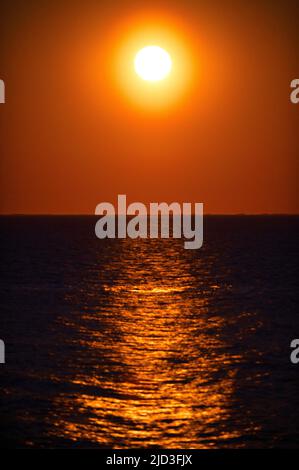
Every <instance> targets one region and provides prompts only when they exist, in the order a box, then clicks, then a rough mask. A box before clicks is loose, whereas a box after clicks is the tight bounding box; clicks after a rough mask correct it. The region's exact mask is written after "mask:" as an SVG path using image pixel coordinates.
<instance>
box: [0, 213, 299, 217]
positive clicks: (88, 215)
mask: <svg viewBox="0 0 299 470" xmlns="http://www.w3.org/2000/svg"><path fill="white" fill-rule="evenodd" d="M115 215H116V216H118V215H127V214H118V213H115ZM140 215H145V214H140ZM146 215H147V216H150V214H146ZM171 215H182V214H171ZM191 215H195V214H194V213H192V214H191ZM203 216H204V217H207V216H209V217H210V216H213V217H214V216H216V217H222V216H224V217H241V216H242V217H259V216H264V217H265V216H269V217H271V216H272V217H277V216H279V217H282V216H286V217H290V216H294V217H296V216H299V212H235V213H232V212H226V213H219V212H209V213H206V214H203ZM0 217H101V215H99V214H85V213H22V212H11V213H7V214H1V213H0ZM129 217H134V215H130V216H129Z"/></svg>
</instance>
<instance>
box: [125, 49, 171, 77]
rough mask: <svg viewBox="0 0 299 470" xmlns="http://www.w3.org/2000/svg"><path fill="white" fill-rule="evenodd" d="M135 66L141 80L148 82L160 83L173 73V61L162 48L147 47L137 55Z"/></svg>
mask: <svg viewBox="0 0 299 470" xmlns="http://www.w3.org/2000/svg"><path fill="white" fill-rule="evenodd" d="M134 66H135V71H136V73H137V75H139V77H140V78H142V79H143V80H146V81H148V82H158V81H160V80H163V79H165V78H166V77H167V76H168V75H169V73H170V72H171V68H172V60H171V57H170V55H169V54H168V52H167V51H166V50H165V49H162V47H159V46H147V47H143V48H142V49H141V50H140V51H139V52H138V53H137V54H136V57H135V60H134Z"/></svg>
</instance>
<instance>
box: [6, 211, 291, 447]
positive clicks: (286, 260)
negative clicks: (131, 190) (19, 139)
mask: <svg viewBox="0 0 299 470" xmlns="http://www.w3.org/2000/svg"><path fill="white" fill-rule="evenodd" d="M96 220H97V218H95V217H93V216H74V217H73V216H35V217H34V216H7V217H1V218H0V227H1V257H2V260H1V313H0V339H2V340H3V341H4V342H5V348H6V349H5V353H6V363H5V364H0V384H1V391H0V400H1V402H0V419H1V424H0V442H1V444H2V446H3V444H4V443H5V445H6V446H8V447H35V448H49V447H50V448H53V447H58V448H69V447H71V448H85V447H86V448H97V447H98V448H115V449H128V448H144V447H146V448H154V447H156V448H168V449H173V448H176V449H203V448H207V449H220V448H260V447H265V448H270V447H288V448H290V447H297V448H298V447H299V364H298V365H295V364H292V363H291V361H290V354H291V349H290V343H291V340H293V339H294V338H299V310H298V279H299V269H298V268H299V248H298V242H299V217H297V216H293V217H291V216H206V217H205V218H204V244H203V247H202V248H201V249H199V250H186V249H184V247H183V240H178V239H146V240H131V239H124V240H118V239H116V240H99V239H97V238H96V237H95V233H94V227H95V223H96Z"/></svg>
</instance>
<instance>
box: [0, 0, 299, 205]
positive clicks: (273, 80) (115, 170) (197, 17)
mask: <svg viewBox="0 0 299 470" xmlns="http://www.w3.org/2000/svg"><path fill="white" fill-rule="evenodd" d="M296 3H298V2H295V1H293V0H287V1H273V0H272V1H266V0H262V1H247V0H246V1H227V0H221V1H220V0H215V1H212V0H209V1H207V0H204V1H196V2H195V1H193V2H192V1H189V0H185V1H175V0H174V1H171V2H170V1H152V2H148V1H144V2H137V1H127V0H122V1H112V0H111V1H108V0H107V1H105V0H103V1H101V2H98V1H95V0H91V1H89V0H87V1H85V2H82V1H81V2H79V1H77V0H74V1H59V2H58V1H52V2H50V1H39V2H38V1H28V2H21V1H14V2H10V1H6V0H4V1H3V2H1V5H0V78H1V79H3V80H4V81H5V85H6V103H5V104H4V105H0V153H1V170H0V176H1V194H0V200H1V206H0V213H2V214H14V213H22V214H92V213H94V210H95V207H96V205H97V204H98V203H100V202H103V201H108V202H112V203H114V204H116V201H117V194H126V195H127V198H128V202H133V201H139V202H143V203H146V204H147V203H149V202H161V201H165V202H169V203H170V202H172V201H177V202H203V203H204V212H205V213H214V214H216V213H217V214H237V213H248V214H259V213H293V214H294V213H297V214H298V213H299V198H298V190H297V181H298V156H299V139H298V134H299V133H298V128H299V105H294V104H292V103H291V102H290V92H291V89H290V82H291V80H293V79H294V78H299V62H298V51H297V45H298V36H299V8H298V5H296ZM149 24H150V25H151V26H152V25H155V24H159V28H162V30H163V28H164V27H165V31H167V32H169V31H170V33H171V35H173V37H174V38H175V41H177V43H178V44H181V45H182V47H183V49H184V50H185V51H186V53H187V55H186V57H188V60H189V61H190V66H191V68H190V70H192V72H190V82H188V84H186V86H185V90H184V93H183V94H181V95H179V93H178V96H177V97H176V96H175V93H176V91H175V89H174V91H173V90H170V89H168V90H167V86H165V88H164V89H163V92H162V95H161V96H162V98H161V103H163V102H164V101H163V100H165V101H166V100H167V99H168V97H167V93H173V96H174V99H173V100H172V102H171V103H170V104H168V105H165V106H162V104H161V106H157V107H156V108H155V109H154V110H153V109H149V108H148V106H147V105H146V100H148V97H146V96H145V95H146V94H147V93H148V90H147V89H146V88H144V96H143V94H142V88H141V94H140V93H139V95H138V96H139V101H138V102H137V99H135V100H134V93H135V94H136V93H137V92H136V89H135V88H136V84H135V82H134V81H132V84H131V85H130V84H129V86H131V92H132V96H129V94H126V93H125V92H124V90H123V89H122V88H121V82H122V80H123V81H125V79H123V76H122V71H120V70H118V71H117V69H116V68H115V67H114V59H115V56H116V55H117V54H118V51H120V50H121V49H122V47H124V45H125V44H126V41H129V38H130V37H134V34H135V32H136V31H137V30H141V31H143V30H144V31H145V30H146V28H147V27H148V25H149ZM167 34H168V33H167ZM158 39H159V38H158ZM157 42H159V41H157ZM136 47H137V50H138V47H139V45H138V41H136ZM140 47H142V44H141V43H140ZM137 50H136V52H137ZM170 52H171V51H170ZM173 54H174V56H175V51H174V53H173ZM174 58H175V57H174ZM129 66H130V64H128V67H129ZM183 68H184V65H183V64H182V70H181V71H179V73H181V72H182V73H184V70H183ZM125 74H126V71H124V75H125ZM117 75H118V76H117ZM173 80H174V81H175V75H174V78H173ZM136 83H137V82H136ZM119 85H120V86H119ZM136 96H137V95H136ZM143 99H144V105H143Z"/></svg>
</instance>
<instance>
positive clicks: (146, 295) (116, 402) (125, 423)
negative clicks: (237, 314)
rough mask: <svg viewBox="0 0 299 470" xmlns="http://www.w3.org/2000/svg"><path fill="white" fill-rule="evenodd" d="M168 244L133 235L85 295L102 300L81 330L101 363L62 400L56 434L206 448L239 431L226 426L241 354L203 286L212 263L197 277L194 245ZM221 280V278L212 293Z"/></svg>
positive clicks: (109, 442) (110, 442)
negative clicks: (135, 239) (232, 350)
mask: <svg viewBox="0 0 299 470" xmlns="http://www.w3.org/2000/svg"><path fill="white" fill-rule="evenodd" d="M163 243H164V245H163V249H161V245H159V242H158V241H157V242H156V244H155V243H154V242H153V241H152V243H151V244H149V243H146V242H144V243H140V244H135V245H134V244H132V243H130V242H129V241H127V242H124V243H123V245H122V249H121V250H120V251H118V252H117V253H114V255H113V256H112V258H111V260H110V262H109V263H108V264H107V265H106V266H105V268H104V269H103V271H101V272H99V278H98V282H97V283H96V284H94V285H92V286H91V285H89V286H87V287H86V289H85V294H86V298H88V299H90V298H93V299H96V297H97V294H96V292H98V295H99V299H98V302H94V304H93V305H94V308H90V306H89V307H88V308H87V307H86V305H85V306H84V307H83V309H82V311H81V312H80V322H79V323H76V321H74V323H73V328H76V329H78V330H79V334H80V338H81V340H80V346H81V347H82V349H83V350H84V354H85V357H84V360H85V361H86V364H87V365H88V363H89V362H92V364H93V368H92V370H89V368H88V366H87V367H86V366H84V367H83V368H82V371H81V372H78V373H77V374H76V376H75V377H74V378H73V379H72V384H73V386H74V387H78V392H77V393H74V394H73V395H72V397H65V396H58V397H57V398H56V406H57V408H60V407H64V409H65V410H66V413H65V417H64V418H63V419H61V416H59V419H57V421H56V422H54V423H53V424H54V429H55V433H56V435H57V433H60V434H61V436H63V437H67V438H68V439H70V440H72V441H80V442H85V441H86V442H92V443H94V444H99V445H101V446H104V447H114V448H123V447H149V446H156V447H164V448H205V447H214V446H219V444H220V443H221V442H226V441H229V440H233V439H237V438H238V437H239V431H238V430H237V429H235V428H234V427H233V426H231V425H229V426H228V425H227V423H228V422H229V420H230V418H231V414H232V410H233V408H234V406H235V404H234V387H235V380H236V377H235V374H236V372H235V371H236V369H235V368H234V367H231V368H227V367H226V366H227V364H230V365H233V364H238V362H240V360H241V357H240V356H238V355H237V354H236V355H235V356H232V355H229V354H228V352H227V350H226V344H225V343H224V340H223V338H222V335H221V332H222V328H223V326H224V322H225V321H224V318H222V317H221V315H216V314H215V313H212V312H210V310H209V302H210V298H209V295H204V294H203V291H202V290H201V288H200V286H201V285H203V284H204V283H203V279H204V282H205V283H206V282H207V279H209V272H208V270H209V264H206V265H203V266H202V268H201V274H202V277H203V279H198V277H195V276H194V275H193V274H192V272H191V271H192V269H191V268H192V262H194V260H192V258H190V255H189V253H188V251H187V250H183V249H182V248H181V247H180V246H179V245H178V244H177V245H175V244H174V243H172V244H168V245H166V244H165V242H163ZM196 262H197V263H200V260H197V261H196ZM111 266H117V270H116V271H115V272H116V273H117V274H116V275H115V273H114V275H112V273H111V272H110V270H111ZM111 279H113V280H111ZM211 279H212V276H211ZM218 287H219V286H218V285H215V280H213V283H212V282H211V285H210V286H209V292H213V289H217V288H218ZM69 301H74V299H69ZM74 416H76V418H74ZM71 417H72V418H71ZM54 421H55V420H54Z"/></svg>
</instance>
